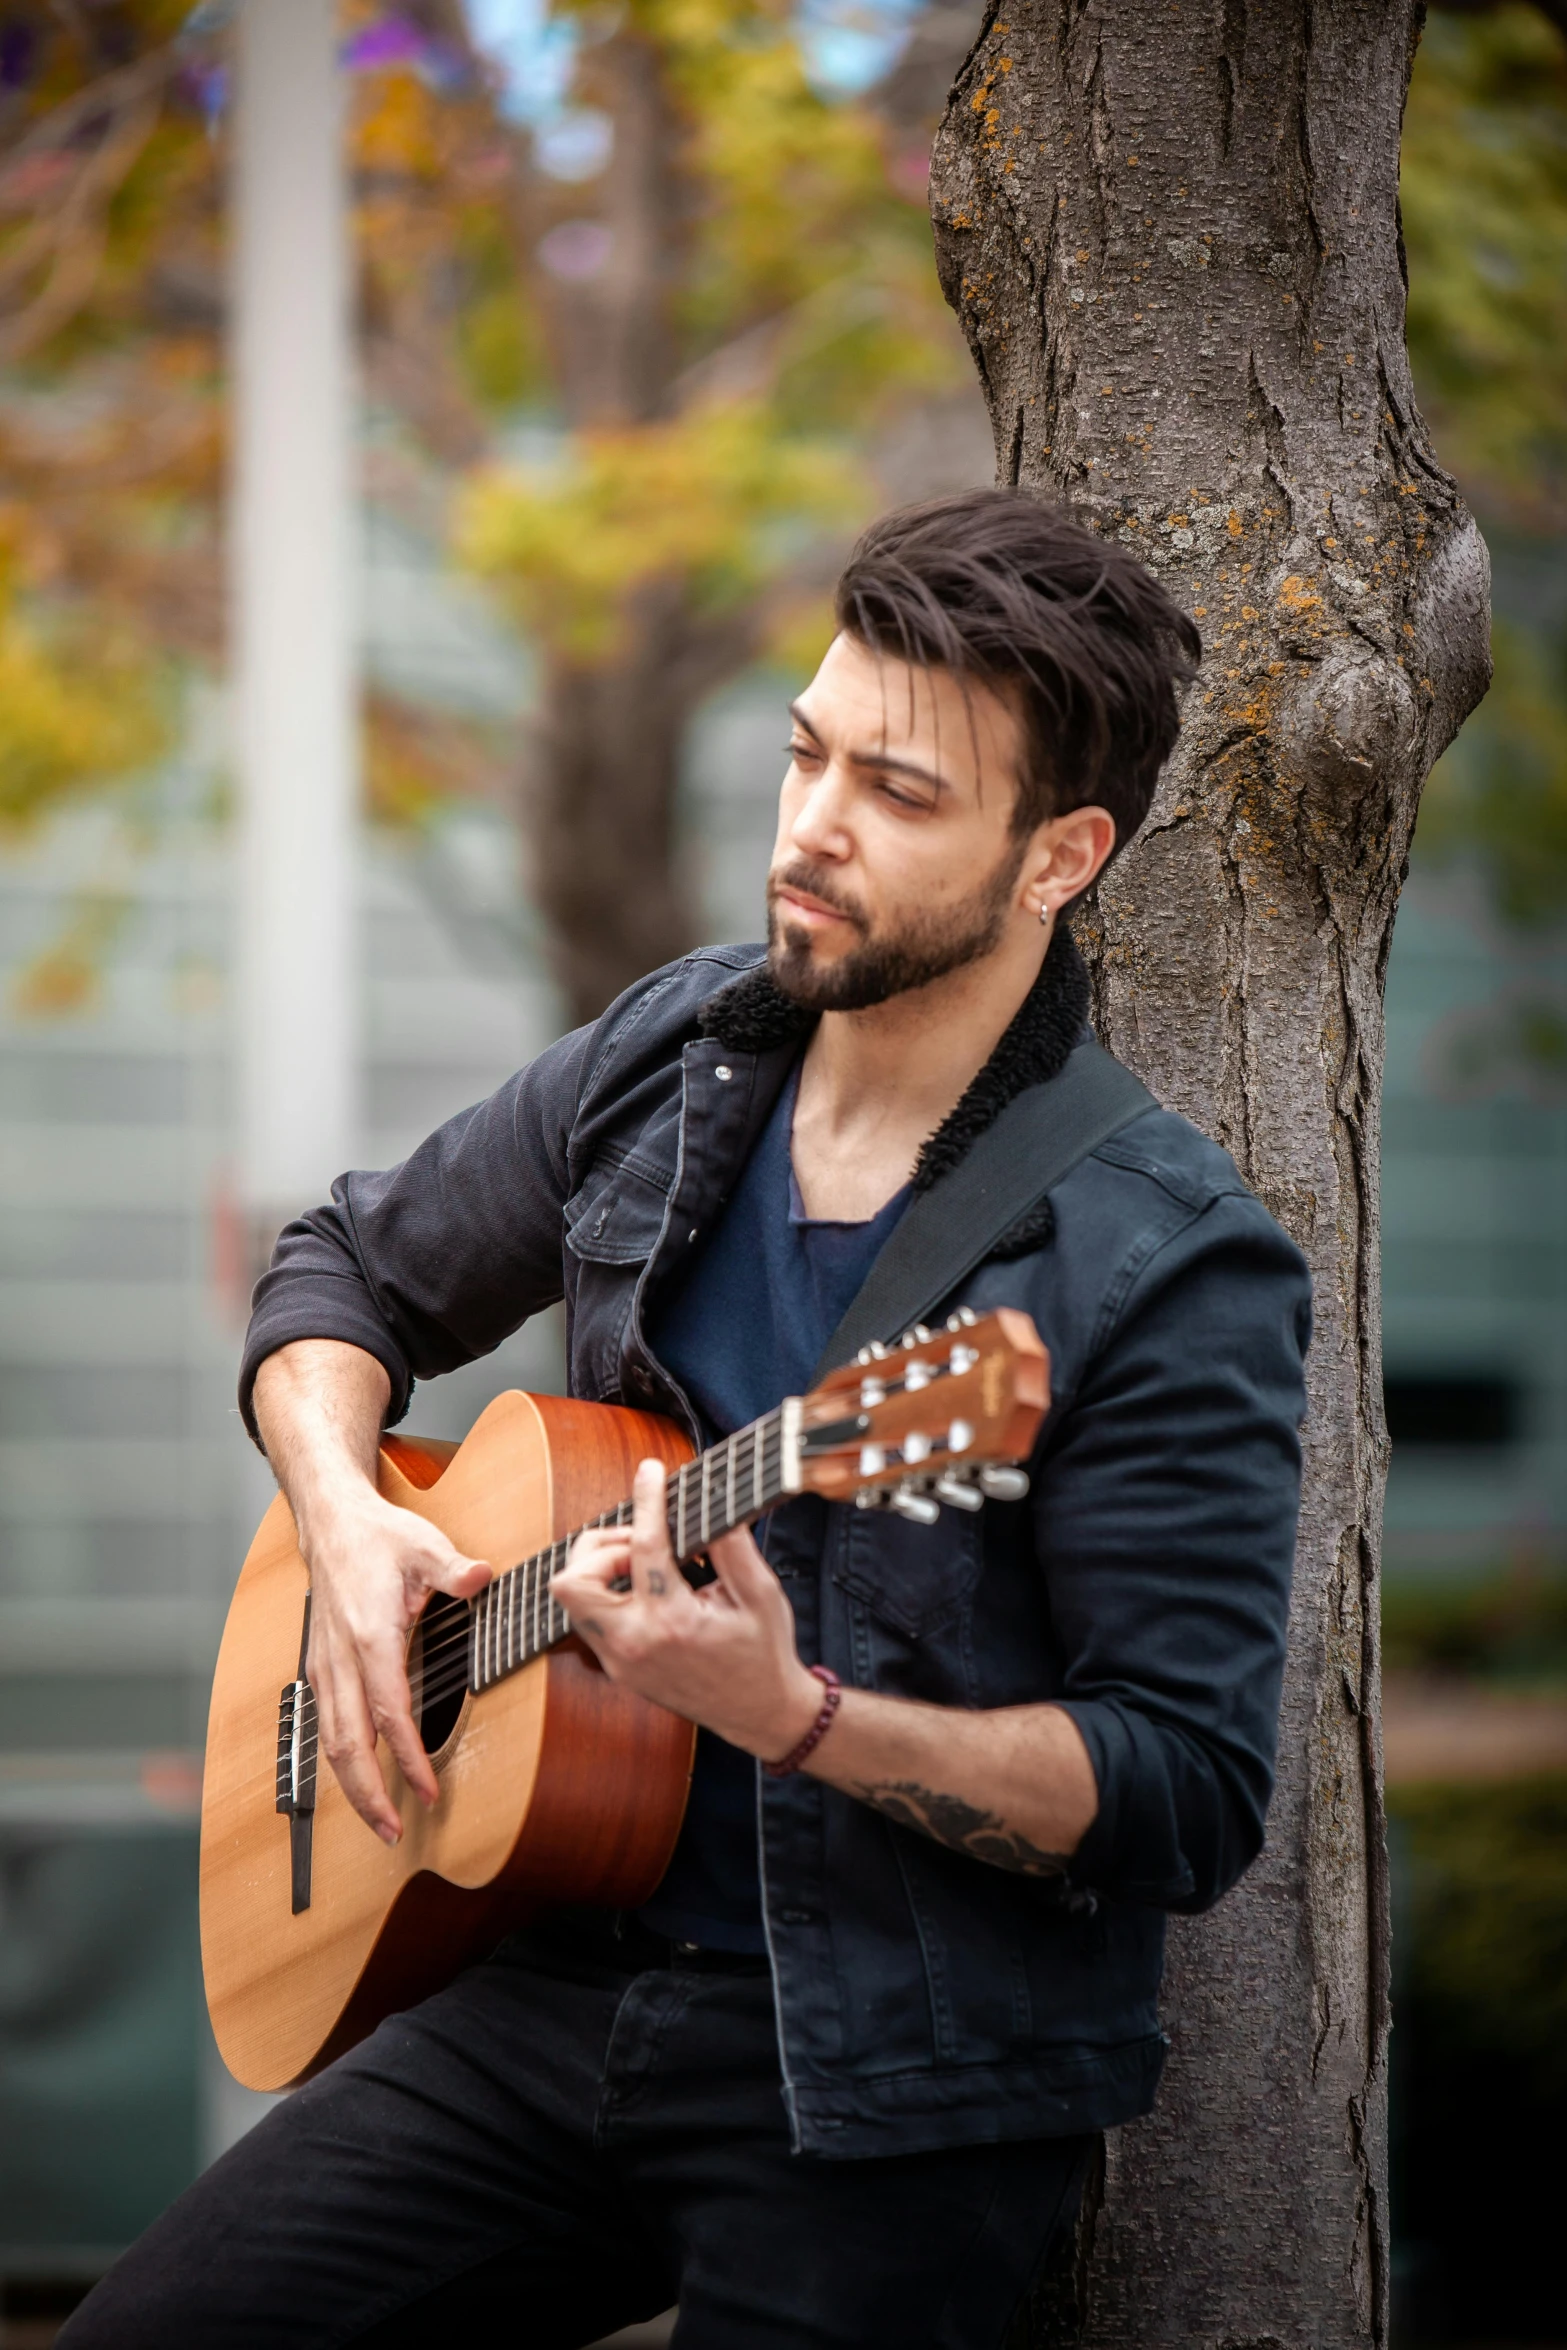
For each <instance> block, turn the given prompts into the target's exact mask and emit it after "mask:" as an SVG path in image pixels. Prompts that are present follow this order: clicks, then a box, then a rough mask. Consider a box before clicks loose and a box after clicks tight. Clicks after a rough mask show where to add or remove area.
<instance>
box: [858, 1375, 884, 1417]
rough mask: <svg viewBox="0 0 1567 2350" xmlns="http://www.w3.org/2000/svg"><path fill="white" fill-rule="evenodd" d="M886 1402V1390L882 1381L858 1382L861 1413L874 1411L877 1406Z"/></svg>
mask: <svg viewBox="0 0 1567 2350" xmlns="http://www.w3.org/2000/svg"><path fill="white" fill-rule="evenodd" d="M886 1400H887V1388H886V1382H885V1381H884V1380H881V1379H862V1380H861V1381H860V1409H861V1411H862V1412H869V1411H874V1410H875V1408H876V1406H877V1404H879V1403H885V1402H886Z"/></svg>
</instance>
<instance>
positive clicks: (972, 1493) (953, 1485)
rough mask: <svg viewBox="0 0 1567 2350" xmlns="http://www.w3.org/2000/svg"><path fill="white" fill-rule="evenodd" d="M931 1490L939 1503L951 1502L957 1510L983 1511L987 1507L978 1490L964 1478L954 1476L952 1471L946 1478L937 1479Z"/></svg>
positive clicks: (983, 1497)
mask: <svg viewBox="0 0 1567 2350" xmlns="http://www.w3.org/2000/svg"><path fill="white" fill-rule="evenodd" d="M931 1490H932V1492H933V1493H934V1494H935V1496H936V1499H937V1500H938V1501H945V1502H950V1504H951V1506H952V1507H953V1508H954V1509H955V1510H982V1509H983V1508H984V1506H985V1496H984V1495H983V1494H982V1493H981V1492H980V1491H979V1490H978V1488H977V1487H976V1486H973V1485H970V1484H968V1483H967V1482H966V1480H965V1479H963V1478H962V1477H955V1476H953V1474H952V1472H951V1471H950V1470H949V1471H948V1472H947V1474H946V1476H944V1477H938V1478H937V1479H936V1482H935V1484H934V1486H933V1487H932V1488H931Z"/></svg>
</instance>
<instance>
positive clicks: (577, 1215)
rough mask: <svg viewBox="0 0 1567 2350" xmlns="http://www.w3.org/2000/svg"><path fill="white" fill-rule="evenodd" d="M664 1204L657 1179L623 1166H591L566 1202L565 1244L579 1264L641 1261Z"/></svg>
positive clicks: (656, 1230) (652, 1240)
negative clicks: (654, 1179)
mask: <svg viewBox="0 0 1567 2350" xmlns="http://www.w3.org/2000/svg"><path fill="white" fill-rule="evenodd" d="M665 1204H666V1203H665V1195H664V1193H663V1191H662V1190H661V1189H660V1187H659V1186H658V1184H656V1183H654V1182H652V1181H651V1180H650V1179H649V1178H648V1177H647V1176H645V1175H639V1174H637V1173H636V1172H634V1170H633V1169H632V1168H630V1167H629V1166H626V1165H623V1164H622V1165H619V1166H605V1165H600V1166H596V1167H594V1168H593V1169H592V1170H591V1171H590V1173H589V1174H588V1176H587V1179H586V1181H585V1182H584V1183H583V1184H582V1185H581V1187H580V1188H579V1189H578V1190H577V1191H575V1192H574V1193H573V1194H572V1196H571V1198H570V1199H569V1200H568V1201H567V1202H566V1207H565V1213H564V1223H565V1230H566V1246H567V1248H568V1249H570V1251H571V1253H572V1255H573V1256H574V1257H575V1258H576V1259H577V1261H578V1262H579V1264H584V1265H644V1264H646V1262H647V1260H648V1258H649V1257H650V1256H651V1255H652V1253H653V1248H654V1245H655V1243H656V1242H657V1239H658V1236H659V1233H660V1232H661V1231H662V1230H663V1226H664V1208H665Z"/></svg>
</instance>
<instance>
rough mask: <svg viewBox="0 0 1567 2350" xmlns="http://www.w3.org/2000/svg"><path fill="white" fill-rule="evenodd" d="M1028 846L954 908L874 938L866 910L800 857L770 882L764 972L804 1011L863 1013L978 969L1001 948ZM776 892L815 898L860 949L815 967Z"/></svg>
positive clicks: (1020, 846)
mask: <svg viewBox="0 0 1567 2350" xmlns="http://www.w3.org/2000/svg"><path fill="white" fill-rule="evenodd" d="M1026 845H1027V844H1026V842H1024V841H1019V842H1018V843H1017V844H1016V846H1015V848H1009V849H1008V851H1007V853H1006V855H1005V856H1004V857H1003V858H1002V860H1001V862H1000V864H999V865H998V866H997V867H996V869H995V871H994V872H993V873H991V874H990V875H988V877H987V878H986V879H985V880H984V881H982V882H981V883H980V886H979V887H978V889H976V890H975V891H974V892H973V893H972V895H971V896H969V897H967V898H964V899H962V900H961V901H960V902H959V903H958V904H957V905H955V906H945V907H943V908H942V909H941V910H940V912H939V913H938V912H923V911H922V912H917V913H914V914H910V915H909V916H908V917H907V918H906V919H905V920H903V921H901V922H897V923H893V924H891V925H889V926H888V927H887V928H886V929H884V930H882V931H879V932H878V931H875V930H873V928H872V926H871V922H870V918H869V916H868V915H867V914H866V912H865V909H864V907H863V906H861V905H860V904H859V903H858V902H857V901H856V900H855V899H853V898H851V897H850V896H849V895H848V894H847V892H845V891H844V890H841V889H839V888H838V887H837V886H836V885H835V884H834V883H833V881H832V880H831V879H830V878H829V876H828V875H827V874H825V873H822V872H819V871H818V869H817V868H816V867H815V866H814V865H812V864H810V863H809V862H807V861H806V860H805V859H804V858H797V859H796V861H795V862H794V863H793V864H792V865H785V866H784V867H782V869H781V870H780V871H779V872H777V873H774V874H771V875H769V877H768V883H767V965H768V969H769V971H770V972H771V974H772V977H773V982H774V985H775V986H776V987H777V988H778V989H779V990H780V991H781V993H782V994H784V995H786V996H787V997H788V998H789V1000H790V1002H791V1003H793V1004H798V1005H799V1007H800V1009H801V1010H802V1011H804V1012H864V1011H868V1010H869V1009H870V1007H871V1006H872V1005H873V1004H884V1003H886V1002H888V1000H889V999H890V998H891V997H893V996H896V995H906V994H907V993H908V992H909V990H910V989H911V988H916V987H928V986H929V984H930V982H931V981H932V980H933V979H945V978H946V976H947V974H948V973H949V972H950V971H961V970H963V969H964V968H965V967H966V966H967V965H968V964H970V963H977V962H979V961H980V960H981V959H982V957H984V956H985V955H988V954H990V953H992V952H993V951H994V949H995V948H996V946H997V945H998V944H999V943H1000V939H1001V934H1002V931H1003V930H1004V928H1005V927H1006V918H1007V911H1008V906H1009V904H1010V901H1011V897H1012V890H1013V886H1014V884H1015V883H1016V881H1017V877H1018V874H1019V873H1020V872H1021V871H1022V866H1023V852H1024V849H1025V847H1026ZM781 887H786V888H789V889H798V890H801V891H803V892H804V893H805V894H806V895H807V896H809V897H813V898H819V899H820V900H821V902H822V904H823V905H824V906H830V907H831V908H832V910H833V912H834V913H835V914H841V915H842V916H843V917H844V918H845V920H846V921H848V922H849V923H850V924H851V926H852V927H853V929H854V930H855V932H856V934H857V939H858V943H857V944H856V945H854V946H852V947H850V949H849V950H848V952H847V954H843V955H839V956H837V957H836V958H835V959H834V961H832V962H831V963H829V964H826V965H825V966H822V967H818V966H817V965H816V964H814V963H813V962H812V959H811V941H810V936H809V934H808V933H807V932H805V931H803V930H791V929H790V926H789V917H788V914H787V912H783V913H781V912H780V911H779V907H778V901H777V891H778V890H779V888H781Z"/></svg>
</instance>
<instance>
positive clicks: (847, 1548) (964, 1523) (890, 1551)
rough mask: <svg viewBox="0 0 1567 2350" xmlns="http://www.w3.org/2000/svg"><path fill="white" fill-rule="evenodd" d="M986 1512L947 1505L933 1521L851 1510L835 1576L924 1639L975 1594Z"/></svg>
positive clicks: (896, 1625) (836, 1551)
mask: <svg viewBox="0 0 1567 2350" xmlns="http://www.w3.org/2000/svg"><path fill="white" fill-rule="evenodd" d="M982 1555H983V1554H982V1551H981V1546H980V1520H979V1518H978V1517H977V1516H974V1517H970V1516H968V1515H964V1516H962V1517H960V1516H959V1514H958V1512H957V1511H956V1510H943V1511H942V1513H941V1516H940V1517H939V1518H938V1519H937V1521H936V1523H935V1525H934V1526H915V1525H911V1524H910V1523H909V1521H908V1520H907V1519H906V1518H898V1517H894V1516H893V1515H892V1514H891V1513H890V1512H888V1513H883V1512H882V1511H880V1510H856V1511H854V1512H852V1514H848V1516H847V1523H846V1525H845V1526H844V1527H843V1529H842V1532H841V1535H840V1538H839V1540H838V1542H837V1543H836V1544H835V1545H834V1547H833V1564H832V1569H831V1573H832V1578H833V1581H834V1582H835V1583H836V1584H837V1585H838V1586H839V1588H840V1590H843V1591H847V1592H849V1593H850V1594H851V1595H852V1596H853V1597H854V1598H855V1599H858V1600H860V1601H862V1602H863V1603H864V1605H865V1606H866V1607H867V1608H869V1610H870V1611H871V1613H872V1615H874V1616H877V1617H879V1618H880V1620H881V1621H882V1622H883V1623H884V1624H888V1625H890V1626H891V1627H892V1628H893V1630H894V1631H896V1632H901V1633H902V1634H903V1635H904V1637H905V1638H906V1639H909V1640H921V1639H923V1638H924V1637H925V1636H926V1635H927V1634H928V1633H931V1632H934V1631H935V1630H936V1629H937V1627H938V1626H939V1625H941V1624H944V1623H946V1622H947V1621H948V1620H949V1618H951V1617H953V1616H956V1615H957V1614H958V1613H959V1612H960V1610H961V1609H962V1608H963V1607H964V1606H965V1605H966V1604H967V1602H968V1601H969V1600H970V1599H971V1598H972V1596H973V1592H974V1587H975V1585H976V1584H977V1583H978V1581H979V1574H980V1566H981V1562H982Z"/></svg>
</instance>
